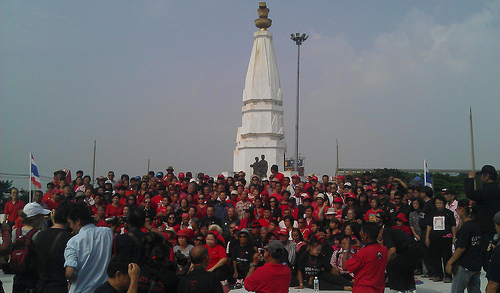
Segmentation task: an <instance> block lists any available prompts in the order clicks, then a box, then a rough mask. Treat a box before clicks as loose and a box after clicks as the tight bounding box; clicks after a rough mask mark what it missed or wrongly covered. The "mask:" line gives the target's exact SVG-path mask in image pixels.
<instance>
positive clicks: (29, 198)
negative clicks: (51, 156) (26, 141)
mask: <svg viewBox="0 0 500 293" xmlns="http://www.w3.org/2000/svg"><path fill="white" fill-rule="evenodd" d="M31 156H32V154H31V152H30V169H29V173H28V174H29V178H28V180H29V183H28V202H31Z"/></svg>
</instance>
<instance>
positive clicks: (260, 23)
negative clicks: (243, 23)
mask: <svg viewBox="0 0 500 293" xmlns="http://www.w3.org/2000/svg"><path fill="white" fill-rule="evenodd" d="M257 12H258V13H259V18H257V19H256V20H255V26H256V27H258V28H260V30H261V31H265V30H267V29H268V28H269V27H270V26H271V23H272V20H271V19H269V18H267V16H268V15H269V8H267V6H266V2H259V9H257Z"/></svg>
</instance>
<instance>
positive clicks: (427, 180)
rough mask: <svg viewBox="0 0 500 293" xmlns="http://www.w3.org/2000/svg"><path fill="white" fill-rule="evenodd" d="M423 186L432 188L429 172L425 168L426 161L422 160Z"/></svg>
mask: <svg viewBox="0 0 500 293" xmlns="http://www.w3.org/2000/svg"><path fill="white" fill-rule="evenodd" d="M424 186H429V187H430V188H432V180H431V173H429V169H427V162H426V161H425V160H424Z"/></svg>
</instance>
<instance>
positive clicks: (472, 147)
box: [469, 107, 476, 171]
mask: <svg viewBox="0 0 500 293" xmlns="http://www.w3.org/2000/svg"><path fill="white" fill-rule="evenodd" d="M469 120H470V151H471V157H472V171H476V160H475V158H474V130H473V128H472V107H469Z"/></svg>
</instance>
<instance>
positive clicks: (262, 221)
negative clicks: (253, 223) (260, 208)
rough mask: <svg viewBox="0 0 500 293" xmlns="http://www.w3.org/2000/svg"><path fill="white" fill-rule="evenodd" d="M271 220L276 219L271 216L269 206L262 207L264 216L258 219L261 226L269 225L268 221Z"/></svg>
mask: <svg viewBox="0 0 500 293" xmlns="http://www.w3.org/2000/svg"><path fill="white" fill-rule="evenodd" d="M272 220H276V219H275V218H273V217H272V215H271V209H270V208H269V207H265V208H264V217H263V218H262V219H260V220H259V223H260V225H261V226H262V227H269V223H271V221H272Z"/></svg>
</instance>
